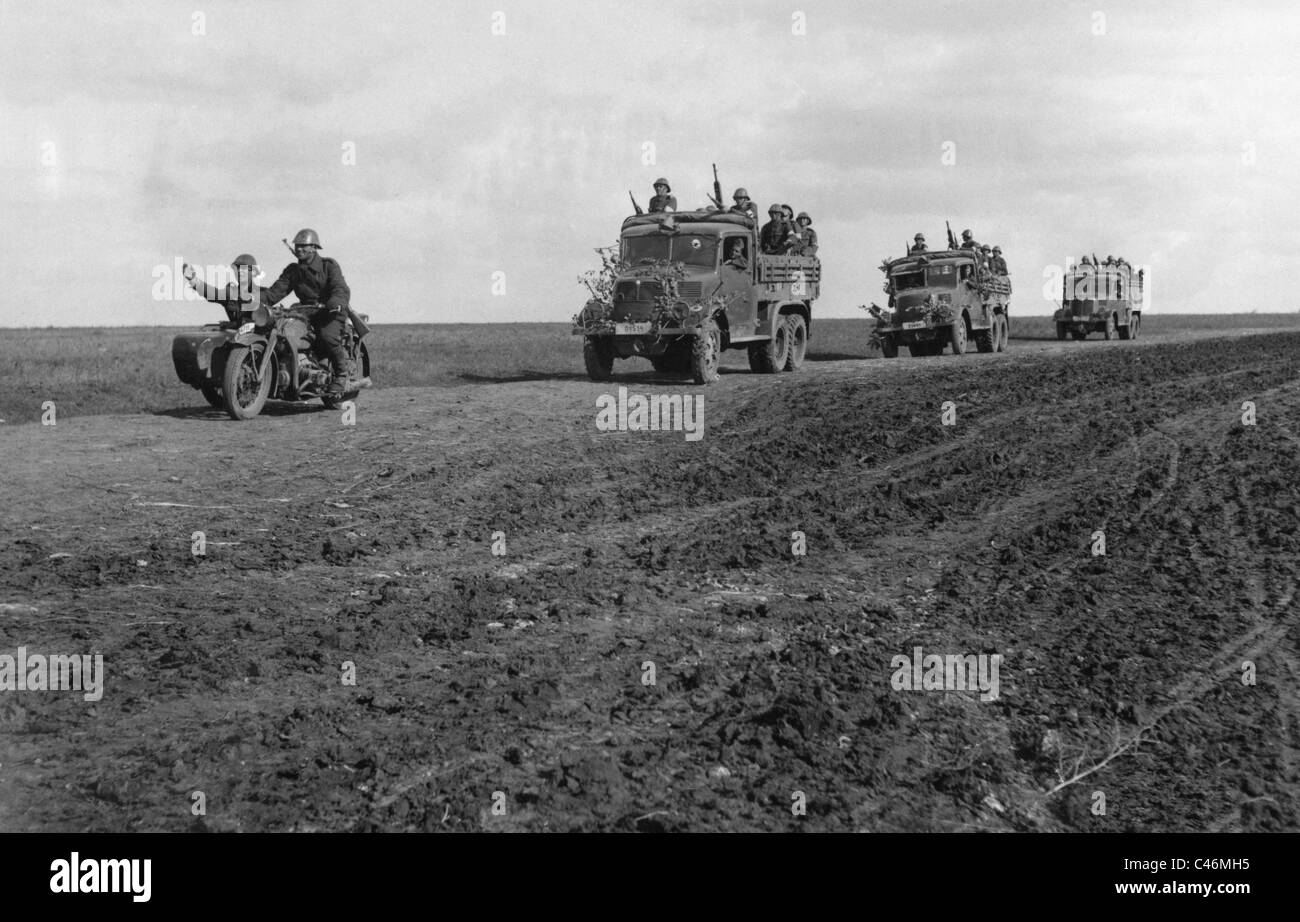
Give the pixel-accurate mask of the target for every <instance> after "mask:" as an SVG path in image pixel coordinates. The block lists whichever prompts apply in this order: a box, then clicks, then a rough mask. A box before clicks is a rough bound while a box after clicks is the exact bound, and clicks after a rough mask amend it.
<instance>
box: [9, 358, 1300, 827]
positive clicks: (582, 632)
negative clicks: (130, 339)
mask: <svg viewBox="0 0 1300 922" xmlns="http://www.w3.org/2000/svg"><path fill="white" fill-rule="evenodd" d="M1012 350H1013V351H1011V352H1008V353H1005V354H997V355H967V356H962V357H954V356H945V357H942V358H936V359H915V360H913V359H898V360H893V361H874V362H853V361H835V362H811V363H809V364H808V365H806V366H805V368H804V369H803V370H802V371H801V372H800V373H798V374H793V375H791V374H784V375H777V376H757V375H751V374H749V373H748V372H745V371H742V370H740V369H739V368H730V369H727V371H729V373H724V375H723V376H722V380H721V381H720V382H719V383H718V384H716V385H714V386H710V387H708V388H695V387H693V386H689V385H684V384H682V383H680V382H678V381H674V380H673V379H671V378H664V377H658V376H655V375H653V374H649V373H643V372H642V371H641V369H642V368H644V367H647V366H633V365H630V364H629V365H618V366H616V373H619V372H625V374H623V376H622V378H621V380H619V381H615V382H613V383H612V384H595V383H591V382H587V381H585V380H578V379H575V378H573V377H571V376H569V377H557V378H555V379H550V380H538V381H525V382H517V383H507V384H490V385H479V386H472V385H471V386H465V387H459V388H444V389H438V390H430V389H418V388H408V389H382V388H381V389H375V390H372V391H368V392H366V393H364V394H363V395H362V397H361V399H360V400H359V402H358V410H357V420H356V425H355V426H344V425H341V423H340V418H339V414H338V413H337V412H332V411H325V410H323V409H320V408H318V407H310V408H309V407H301V408H296V407H281V408H278V409H275V410H273V411H272V412H270V413H268V414H267V415H265V416H264V417H262V418H259V419H257V420H254V421H252V422H249V423H241V424H237V423H233V422H231V421H229V420H227V419H226V418H225V417H224V415H223V414H220V413H218V412H216V411H211V410H208V409H207V408H206V407H203V406H202V405H201V404H202V401H201V398H198V399H196V400H195V404H196V405H195V406H193V407H187V408H180V409H177V410H176V411H173V412H170V413H164V414H160V415H154V416H117V417H84V418H73V419H69V420H67V421H60V422H59V423H58V424H57V425H56V426H54V427H46V426H40V425H35V424H32V425H25V426H19V427H10V428H9V429H8V430H6V431H5V432H4V440H5V442H4V475H3V483H2V484H0V500H2V502H0V653H6V654H11V655H12V654H14V653H15V650H16V648H17V647H19V646H25V647H26V648H27V649H28V650H29V651H39V652H54V653H93V652H98V653H102V654H103V656H104V664H105V666H104V668H105V690H104V695H103V698H102V700H100V701H98V702H87V701H84V700H83V699H82V696H81V695H80V694H78V693H75V692H58V693H56V692H31V691H27V692H0V828H3V829H5V830H59V831H77V830H105V831H125V830H184V829H209V830H220V831H224V830H248V831H254V830H258V831H260V830H485V829H486V830H497V829H499V830H543V829H549V830H628V831H634V830H635V831H662V830H669V831H673V830H700V831H703V830H807V831H814V830H816V831H849V830H872V831H896V830H897V831H901V830H908V831H911V830H923V831H956V830H972V829H988V830H1079V831H1122V830H1144V831H1155V830H1161V831H1164V830H1212V829H1213V830H1292V831H1294V830H1296V829H1297V828H1300V821H1298V820H1297V815H1298V810H1297V807H1298V805H1300V798H1298V793H1300V773H1298V761H1297V759H1298V752H1300V713H1298V712H1300V709H1298V708H1297V687H1298V685H1300V603H1297V599H1296V582H1297V577H1298V573H1300V531H1298V529H1300V486H1298V484H1300V333H1271V334H1268V335H1253V336H1238V337H1224V338H1215V337H1209V336H1202V337H1188V338H1186V339H1183V340H1179V339H1176V338H1172V337H1171V338H1166V339H1165V340H1163V341H1161V340H1160V339H1159V338H1158V337H1155V338H1150V339H1147V338H1144V339H1142V340H1139V341H1137V342H1129V343H1120V342H1113V343H1100V342H1095V341H1094V342H1088V343H1082V344H1075V343H1065V344H1057V343H1050V344H1048V343H1039V344H1037V345H1035V346H1033V347H1032V348H1023V347H1021V344H1017V343H1016V342H1014V341H1013V343H1012ZM729 359H730V360H731V361H732V362H733V363H734V361H735V360H736V357H735V356H729ZM577 363H578V358H577V344H576V341H575V368H577V367H578V365H577ZM376 377H377V378H378V379H379V380H380V381H382V352H381V351H379V350H377V354H376ZM619 384H623V385H624V386H626V387H628V388H629V390H630V391H631V392H633V393H659V392H667V393H681V394H683V395H690V394H695V393H704V394H705V424H706V429H705V435H704V438H703V439H702V440H700V441H698V442H690V441H687V440H686V439H685V438H684V437H683V434H682V433H680V432H601V431H598V430H597V429H596V426H595V418H596V408H595V401H596V398H597V396H599V395H601V394H605V393H614V392H615V390H616V388H617V387H618V385H619ZM195 397H196V398H197V394H196V395H195ZM1245 401H1251V402H1253V403H1254V405H1255V414H1256V417H1255V424H1254V425H1247V424H1243V419H1242V418H1243V402H1245ZM947 402H951V403H952V407H951V408H950V409H951V410H953V411H955V414H956V418H955V424H954V425H943V422H942V414H943V410H944V405H945V403H947ZM196 531H202V532H204V534H205V536H206V542H207V547H206V551H207V553H206V555H204V556H195V555H194V554H193V553H192V535H193V533H194V532H196ZM796 531H798V532H802V533H804V535H805V536H806V555H803V556H798V555H796V554H794V553H793V550H792V539H791V535H792V533H793V532H796ZM1098 531H1101V532H1103V533H1104V540H1105V553H1104V554H1100V555H1098V554H1094V553H1093V551H1094V549H1095V544H1096V537H1095V533H1096V532H1098ZM497 532H500V533H502V535H500V536H498V538H497V539H496V541H495V544H496V548H495V550H496V551H497V552H500V551H502V550H504V551H505V553H504V554H503V555H502V554H500V553H494V538H493V535H494V533H497ZM503 542H504V548H503V547H502V543H503ZM915 647H921V648H923V650H924V651H925V652H927V653H939V654H947V653H960V654H967V653H969V654H981V653H984V654H998V655H1000V656H1002V658H1003V659H1002V663H1001V670H1000V685H1001V687H1000V694H999V695H998V697H997V698H996V699H995V700H990V701H984V700H981V698H980V696H979V695H978V694H977V693H973V692H969V691H965V692H963V691H942V690H931V691H908V690H897V689H895V688H894V687H893V685H892V684H891V676H892V675H893V673H894V668H893V667H892V666H891V660H892V659H893V657H895V656H898V655H903V656H907V657H910V656H911V655H912V651H913V649H914V648H915ZM347 663H351V664H352V666H353V667H354V669H355V684H347V683H346V682H345V681H344V679H345V672H346V666H345V664H347ZM652 673H653V680H654V681H653V684H650V681H649V680H650V678H651V677H652ZM1252 676H1253V684H1251V682H1252ZM195 792H202V795H203V797H202V804H203V810H202V811H197V808H196V806H195V804H196V798H195V796H194V794H195ZM494 792H500V793H499V794H494ZM1098 794H1100V795H1102V798H1101V799H1099V798H1098ZM800 803H805V804H806V812H803V811H800V810H799V809H798V806H799V804H800ZM1099 805H1101V806H1104V811H1102V810H1099V809H1098V807H1099ZM494 808H495V809H494ZM198 814H201V815H198Z"/></svg>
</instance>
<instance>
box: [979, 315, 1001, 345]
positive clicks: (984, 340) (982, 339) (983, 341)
mask: <svg viewBox="0 0 1300 922" xmlns="http://www.w3.org/2000/svg"><path fill="white" fill-rule="evenodd" d="M973 338H974V340H975V350H976V351H977V352H992V351H993V350H994V349H996V348H997V345H998V342H999V341H1000V335H999V333H998V318H997V317H996V316H995V317H994V318H993V325H992V326H991V327H989V328H988V329H987V330H976V331H975V332H974V337H973Z"/></svg>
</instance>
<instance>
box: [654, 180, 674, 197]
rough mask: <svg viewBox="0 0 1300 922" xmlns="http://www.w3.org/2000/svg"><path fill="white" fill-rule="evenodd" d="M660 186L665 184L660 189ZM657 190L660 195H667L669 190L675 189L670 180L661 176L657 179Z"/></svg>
mask: <svg viewBox="0 0 1300 922" xmlns="http://www.w3.org/2000/svg"><path fill="white" fill-rule="evenodd" d="M660 186H663V188H662V189H660V188H659V187H660ZM655 191H656V192H658V193H659V194H660V195H667V194H668V193H669V192H672V191H673V190H672V188H671V187H670V186H669V185H668V180H666V179H664V178H663V177H662V176H660V177H659V178H658V179H656V180H655Z"/></svg>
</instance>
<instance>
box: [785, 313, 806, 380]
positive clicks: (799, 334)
mask: <svg viewBox="0 0 1300 922" xmlns="http://www.w3.org/2000/svg"><path fill="white" fill-rule="evenodd" d="M785 323H786V328H787V330H788V331H789V339H790V349H789V352H790V354H789V355H788V356H786V359H785V370H786V371H798V370H799V366H800V365H802V364H803V357H804V354H805V353H807V351H808V324H806V323H804V320H803V314H791V315H790V316H789V317H787V318H786V320H785Z"/></svg>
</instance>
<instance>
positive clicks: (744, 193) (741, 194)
mask: <svg viewBox="0 0 1300 922" xmlns="http://www.w3.org/2000/svg"><path fill="white" fill-rule="evenodd" d="M731 197H732V198H749V190H748V189H745V188H743V187H742V188H740V189H737V190H736V191H735V192H734V193H732V196H731Z"/></svg>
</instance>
